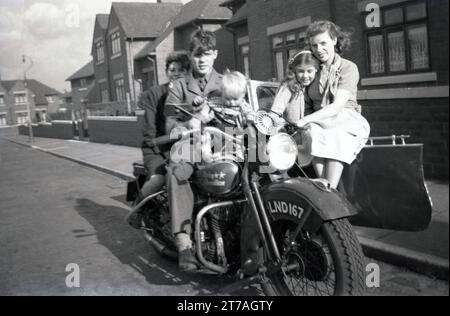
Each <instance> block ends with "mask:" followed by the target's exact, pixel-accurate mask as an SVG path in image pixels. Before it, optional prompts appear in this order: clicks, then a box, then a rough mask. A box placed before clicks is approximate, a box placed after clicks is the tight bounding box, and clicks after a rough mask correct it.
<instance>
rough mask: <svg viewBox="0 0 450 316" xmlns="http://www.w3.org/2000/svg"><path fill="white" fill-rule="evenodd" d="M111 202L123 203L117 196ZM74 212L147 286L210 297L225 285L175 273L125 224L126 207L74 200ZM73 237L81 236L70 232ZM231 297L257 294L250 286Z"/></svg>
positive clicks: (174, 268) (218, 279)
mask: <svg viewBox="0 0 450 316" xmlns="http://www.w3.org/2000/svg"><path fill="white" fill-rule="evenodd" d="M113 199H115V200H118V201H120V202H124V201H123V199H122V198H120V197H113ZM75 210H76V211H77V212H78V214H79V215H80V216H82V217H83V218H84V219H86V220H87V221H88V222H89V224H90V225H92V226H93V228H94V229H95V231H96V233H95V234H94V235H96V237H97V239H98V242H99V244H101V245H102V246H104V247H106V248H107V249H108V250H109V251H111V253H112V254H113V255H114V256H116V257H117V258H118V259H119V260H120V261H121V262H122V263H123V264H127V265H130V266H131V267H133V268H134V269H135V270H136V271H138V272H139V273H141V274H142V275H144V276H145V278H146V280H147V282H148V283H150V284H154V285H168V286H177V285H178V286H181V285H186V284H189V285H190V286H192V288H193V289H194V290H195V291H196V292H198V294H199V295H213V294H215V293H217V291H218V290H219V289H220V288H221V287H223V286H226V285H227V284H229V283H231V282H232V280H231V281H230V279H229V278H225V277H218V276H216V275H200V274H192V275H191V274H189V275H187V274H184V273H181V272H179V270H178V266H177V264H176V262H173V261H170V260H168V259H167V260H166V259H165V258H162V257H161V256H159V255H158V254H157V252H156V251H155V250H153V248H151V246H150V245H149V244H148V243H147V242H146V241H145V240H144V237H143V235H142V233H140V232H139V231H137V230H134V229H133V228H131V227H130V226H129V225H128V224H126V223H125V220H124V218H125V216H126V215H127V214H128V210H127V209H126V208H121V207H117V206H111V205H101V204H98V203H96V202H94V201H92V200H89V199H77V200H76V205H75ZM74 233H75V234H76V236H77V237H84V235H82V234H80V233H81V232H76V231H74ZM233 295H258V293H257V289H255V288H254V287H250V288H248V289H246V290H244V289H243V290H241V291H239V292H235V293H233Z"/></svg>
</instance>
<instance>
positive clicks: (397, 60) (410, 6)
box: [365, 1, 430, 76]
mask: <svg viewBox="0 0 450 316" xmlns="http://www.w3.org/2000/svg"><path fill="white" fill-rule="evenodd" d="M381 17H382V25H381V27H379V28H377V29H366V31H365V36H366V40H367V54H368V71H369V74H370V75H374V76H376V75H392V74H401V73H412V72H418V71H426V70H429V69H430V56H429V46H428V19H427V17H428V14H427V6H426V3H425V2H424V1H419V2H418V1H415V2H412V3H411V2H409V3H406V4H403V5H401V6H399V5H396V6H390V7H386V8H383V9H382V15H381Z"/></svg>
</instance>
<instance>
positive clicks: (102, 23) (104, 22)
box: [95, 14, 109, 30]
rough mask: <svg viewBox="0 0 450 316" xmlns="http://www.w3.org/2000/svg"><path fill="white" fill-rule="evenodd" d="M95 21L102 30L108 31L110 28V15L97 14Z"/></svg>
mask: <svg viewBox="0 0 450 316" xmlns="http://www.w3.org/2000/svg"><path fill="white" fill-rule="evenodd" d="M95 19H96V23H98V26H99V27H100V29H102V30H106V29H107V28H108V21H109V14H97V15H96V17H95Z"/></svg>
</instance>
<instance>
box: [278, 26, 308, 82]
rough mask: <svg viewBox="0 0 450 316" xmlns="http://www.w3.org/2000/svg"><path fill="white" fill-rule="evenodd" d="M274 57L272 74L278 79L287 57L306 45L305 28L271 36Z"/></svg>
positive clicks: (283, 74) (284, 68) (282, 75)
mask: <svg viewBox="0 0 450 316" xmlns="http://www.w3.org/2000/svg"><path fill="white" fill-rule="evenodd" d="M271 40H272V51H273V58H274V75H275V77H276V78H277V79H278V80H280V81H281V80H282V79H283V78H284V76H285V71H286V68H287V64H288V61H289V59H290V58H291V57H292V56H294V55H295V54H296V53H297V52H298V51H300V50H302V49H304V48H305V46H306V32H305V29H299V30H296V31H290V32H288V33H284V34H278V35H275V36H273V37H272V38H271Z"/></svg>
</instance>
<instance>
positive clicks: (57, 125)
mask: <svg viewBox="0 0 450 316" xmlns="http://www.w3.org/2000/svg"><path fill="white" fill-rule="evenodd" d="M32 127H33V136H35V137H46V138H58V139H73V138H74V136H75V134H74V126H73V124H72V121H52V122H51V123H39V124H32ZM19 134H21V135H28V134H29V129H28V126H25V125H21V126H19Z"/></svg>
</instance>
